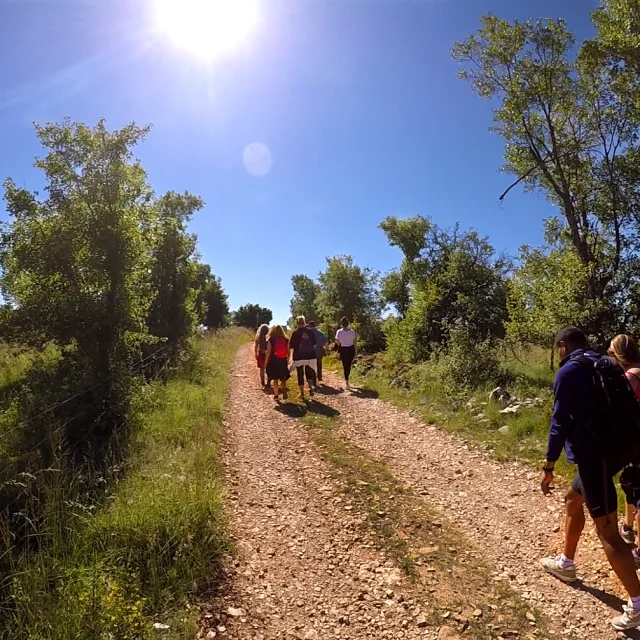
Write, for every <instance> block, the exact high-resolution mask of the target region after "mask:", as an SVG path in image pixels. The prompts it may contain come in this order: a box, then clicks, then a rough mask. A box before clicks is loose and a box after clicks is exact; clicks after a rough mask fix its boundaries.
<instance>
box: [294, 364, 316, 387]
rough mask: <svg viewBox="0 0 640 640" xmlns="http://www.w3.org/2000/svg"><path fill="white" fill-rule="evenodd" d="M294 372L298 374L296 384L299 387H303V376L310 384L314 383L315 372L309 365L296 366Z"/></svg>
mask: <svg viewBox="0 0 640 640" xmlns="http://www.w3.org/2000/svg"><path fill="white" fill-rule="evenodd" d="M296 373H297V374H298V386H299V387H303V386H304V379H305V377H306V378H307V382H308V383H309V384H311V385H313V384H315V382H316V372H315V371H314V370H313V369H312V368H311V367H307V366H304V365H303V366H302V367H296Z"/></svg>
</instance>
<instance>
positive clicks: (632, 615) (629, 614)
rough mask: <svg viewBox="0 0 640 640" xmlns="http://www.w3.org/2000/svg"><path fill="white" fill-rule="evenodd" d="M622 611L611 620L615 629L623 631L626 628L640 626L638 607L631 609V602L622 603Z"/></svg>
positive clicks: (639, 610)
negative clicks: (627, 603)
mask: <svg viewBox="0 0 640 640" xmlns="http://www.w3.org/2000/svg"><path fill="white" fill-rule="evenodd" d="M622 610H623V611H624V613H623V614H622V615H621V616H618V617H617V618H614V619H613V620H612V621H611V625H612V626H613V628H614V629H615V630H616V631H625V630H626V629H636V628H637V627H640V609H638V610H637V611H634V610H633V607H632V606H631V602H629V605H628V606H627V605H623V606H622Z"/></svg>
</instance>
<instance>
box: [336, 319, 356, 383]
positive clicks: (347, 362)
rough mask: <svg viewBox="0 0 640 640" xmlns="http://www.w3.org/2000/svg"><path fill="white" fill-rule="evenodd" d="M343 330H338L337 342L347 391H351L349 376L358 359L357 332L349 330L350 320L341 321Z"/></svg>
mask: <svg viewBox="0 0 640 640" xmlns="http://www.w3.org/2000/svg"><path fill="white" fill-rule="evenodd" d="M340 324H341V325H342V329H338V333H336V342H337V343H338V351H339V353H340V360H342V370H343V371H344V379H345V381H346V383H347V389H351V386H350V385H349V375H350V374H351V365H352V364H353V360H354V358H355V357H356V340H357V336H356V332H355V331H354V330H353V329H351V328H349V320H347V318H346V317H345V318H342V320H340Z"/></svg>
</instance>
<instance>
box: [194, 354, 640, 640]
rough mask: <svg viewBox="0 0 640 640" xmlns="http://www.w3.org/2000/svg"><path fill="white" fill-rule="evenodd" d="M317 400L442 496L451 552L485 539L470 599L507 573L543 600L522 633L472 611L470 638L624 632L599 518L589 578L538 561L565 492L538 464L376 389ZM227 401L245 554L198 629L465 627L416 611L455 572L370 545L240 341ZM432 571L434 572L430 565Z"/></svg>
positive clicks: (331, 476)
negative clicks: (544, 623)
mask: <svg viewBox="0 0 640 640" xmlns="http://www.w3.org/2000/svg"><path fill="white" fill-rule="evenodd" d="M325 380H326V382H327V383H328V385H330V386H332V387H334V389H335V388H338V387H340V386H341V385H340V382H339V381H338V380H337V378H336V377H335V376H333V375H332V374H331V373H327V375H326V377H325ZM319 400H320V403H322V404H321V405H320V406H323V407H325V408H330V410H331V409H332V413H333V415H334V416H337V417H336V419H335V420H333V421H332V424H334V423H335V429H336V431H337V432H338V434H339V435H340V434H342V436H343V437H344V439H345V441H350V442H353V443H354V444H355V445H357V446H359V447H360V448H361V449H362V450H363V455H367V456H371V459H373V460H375V459H381V460H386V461H387V462H388V466H389V468H390V470H391V472H392V473H393V475H394V476H395V477H396V478H397V480H398V481H399V483H403V484H405V485H407V486H410V487H411V488H412V489H413V490H414V491H413V492H414V493H415V494H416V496H417V499H418V500H419V501H423V502H424V503H425V504H428V507H429V508H430V509H432V508H435V509H436V512H437V514H438V517H439V518H440V516H441V519H442V521H443V522H445V523H446V522H447V521H450V522H453V523H454V525H456V526H457V529H458V531H459V532H461V533H460V534H459V536H458V537H459V539H458V540H456V547H457V550H456V549H453V548H452V549H449V551H454V552H455V553H456V555H460V556H464V555H465V554H466V555H471V556H474V555H476V550H480V552H481V553H480V555H483V556H484V558H483V561H486V563H488V565H489V567H490V568H492V569H493V571H490V572H489V575H484V576H483V577H482V580H484V583H485V584H483V585H480V586H481V589H478V582H477V580H476V582H475V585H476V586H471V584H466V583H465V581H464V579H460V582H461V583H462V584H461V585H458V589H462V590H464V589H465V588H466V589H467V590H470V591H471V593H470V594H466V593H465V596H466V597H468V601H473V597H474V590H476V591H480V590H482V591H485V585H486V587H487V589H486V590H487V591H490V590H491V589H494V588H495V585H497V584H500V585H502V584H507V585H509V586H510V587H511V588H513V589H514V590H515V591H516V592H517V593H518V594H519V595H520V597H521V599H522V601H523V602H524V604H525V608H527V609H528V606H526V605H529V604H530V605H531V609H530V610H531V611H534V609H533V607H537V610H539V611H543V612H545V613H546V614H547V615H548V616H549V618H550V621H551V624H550V625H549V628H548V630H547V631H545V632H542V633H541V632H540V629H538V628H537V627H536V625H535V623H534V622H531V623H529V624H531V629H530V632H529V631H528V630H527V629H526V628H524V631H521V632H519V633H518V632H515V631H513V632H509V631H506V632H501V631H497V630H496V629H499V628H505V627H504V625H502V626H499V625H492V624H491V623H490V622H489V618H487V617H486V616H485V617H483V618H481V619H480V620H486V625H487V626H486V627H485V630H484V631H483V629H482V626H481V624H485V623H481V624H480V625H479V624H477V623H478V620H475V621H474V620H473V618H471V620H472V623H471V624H472V626H471V627H470V628H469V631H468V633H465V634H464V635H463V637H466V636H467V635H470V636H472V637H473V638H480V639H482V640H484V638H487V639H488V638H495V637H498V638H500V637H504V638H521V639H525V638H560V637H569V638H580V639H583V638H584V639H586V638H589V639H598V640H610V639H613V638H616V637H619V636H617V634H616V633H615V632H613V630H612V629H611V627H610V626H609V620H610V618H611V617H612V616H613V615H614V613H615V611H614V609H612V608H611V607H612V606H616V607H619V606H620V604H621V601H620V600H619V599H617V598H616V597H615V595H612V594H616V595H617V594H619V593H620V592H619V587H618V585H617V583H616V582H615V579H612V578H611V572H610V570H609V568H608V565H607V564H606V560H605V559H604V555H603V553H602V551H601V550H600V549H599V547H598V545H597V544H596V541H595V538H594V534H593V532H592V531H591V530H589V531H588V533H587V536H586V539H585V542H584V544H583V545H582V548H581V549H582V551H583V554H582V555H581V556H580V558H579V560H580V561H581V562H580V567H579V569H580V573H581V575H582V576H583V577H584V581H583V583H582V585H581V586H579V587H577V588H572V587H570V586H566V585H563V584H562V583H559V582H558V581H556V580H554V579H553V578H551V577H549V576H547V575H545V574H544V573H543V572H542V571H541V570H540V569H539V566H538V559H539V558H540V557H541V556H542V555H546V554H550V553H553V552H554V551H556V550H557V548H558V545H559V543H560V540H561V535H562V533H561V527H562V500H561V496H560V495H556V496H554V497H553V498H551V499H545V498H544V497H543V496H542V495H540V494H539V490H538V488H537V479H538V474H537V473H535V472H532V471H531V470H530V469H526V468H524V467H522V466H520V465H517V464H509V465H505V464H501V463H497V462H495V461H493V460H491V459H490V458H489V457H488V456H487V454H486V453H483V452H480V451H477V450H474V449H472V448H470V447H468V446H467V445H466V444H465V443H464V442H462V441H460V440H458V439H456V438H453V437H451V436H449V435H448V434H446V433H444V432H443V431H440V430H439V429H437V428H435V427H433V426H427V425H425V424H424V423H422V422H420V421H419V420H417V419H416V418H414V417H412V416H411V415H410V414H408V413H406V412H402V411H399V410H397V409H395V408H394V407H392V406H391V405H389V404H387V403H384V402H381V401H379V400H376V399H370V398H366V397H362V396H359V395H358V394H351V393H330V394H326V395H321V396H319ZM229 403H230V406H229V424H228V425H227V430H226V440H225V445H224V446H225V469H226V475H227V483H228V486H229V488H230V494H231V495H230V502H231V505H232V513H231V514H230V515H231V521H232V535H233V537H234V539H235V541H236V549H237V553H236V556H235V562H234V565H233V566H232V567H231V568H230V575H229V580H228V581H227V587H226V589H225V591H224V593H223V594H222V595H221V597H220V598H219V600H218V602H217V603H216V606H215V607H214V608H213V609H212V613H209V614H207V615H206V616H205V621H204V622H205V626H204V628H203V629H202V631H201V632H200V637H203V638H231V639H238V640H240V639H242V640H250V639H255V640H258V639H264V640H267V639H273V640H275V639H278V640H280V639H288V638H296V639H299V640H308V639H317V640H325V639H327V640H329V639H333V638H344V639H348V638H351V639H353V640H356V639H358V640H360V639H362V640H364V639H369V638H391V639H399V638H427V639H429V638H431V639H435V638H438V637H443V638H445V637H451V638H457V637H458V636H453V635H452V636H448V635H447V634H446V633H445V632H442V634H443V635H441V636H439V633H440V632H441V625H442V622H443V621H442V620H441V618H444V617H445V615H448V614H445V615H442V616H441V615H440V611H439V610H437V609H436V610H437V611H438V612H437V614H435V615H436V618H435V619H434V617H433V616H432V617H430V618H427V620H426V621H425V618H424V616H423V615H422V614H421V606H422V607H423V609H422V611H424V610H426V608H428V603H427V602H426V598H427V597H428V598H430V599H432V597H433V598H437V597H438V596H440V597H442V593H443V592H444V593H445V594H446V593H447V590H446V589H447V582H446V580H447V576H446V575H445V577H444V579H443V580H442V582H440V583H439V582H438V581H437V579H436V580H435V582H431V583H429V582H427V583H425V582H424V581H422V582H418V583H416V582H412V581H411V580H409V579H408V578H407V577H406V576H405V574H404V573H402V572H401V571H400V570H399V569H398V567H397V566H396V565H395V564H394V562H393V561H392V560H391V559H390V557H389V555H388V554H387V553H386V552H385V551H384V550H382V549H381V548H380V546H379V545H377V544H376V539H375V536H374V535H368V534H367V533H366V529H367V526H366V525H367V524H368V521H367V516H366V514H364V513H363V512H362V510H361V504H359V503H358V502H357V500H354V501H351V500H350V497H349V495H348V494H346V493H345V492H344V491H343V490H342V489H343V487H341V486H340V482H339V481H338V480H337V479H336V475H335V473H334V471H335V470H332V468H331V465H330V463H329V462H325V461H324V460H323V451H322V450H321V448H320V447H319V446H318V442H317V440H314V439H313V438H312V437H311V436H310V433H309V430H308V429H307V428H306V427H305V425H304V424H302V423H301V422H300V421H297V420H294V419H292V418H291V417H287V415H284V414H283V413H280V412H278V411H277V410H276V409H275V408H274V403H273V400H272V398H271V397H270V396H267V395H265V394H264V393H263V392H262V391H261V390H260V389H259V388H258V384H257V377H256V372H255V367H254V363H253V358H252V354H251V350H250V348H243V349H242V350H241V351H240V353H239V354H238V357H237V359H236V362H235V368H234V378H233V384H232V389H231V392H230V398H229ZM325 453H326V452H325ZM364 484H366V483H364ZM383 490H384V491H386V490H387V489H383ZM403 504H404V503H403ZM413 504H414V505H415V504H416V503H415V502H414V503H413ZM414 510H415V511H418V509H414V508H413V507H411V511H414ZM363 525H364V526H363ZM438 526H439V525H438ZM363 530H364V531H365V532H364V533H363ZM409 537H410V538H411V533H409ZM467 549H471V552H469V551H468V550H467ZM429 551H430V549H427V552H429ZM422 568H424V569H425V570H426V571H433V569H430V568H426V567H422ZM440 573H443V574H446V571H445V572H440ZM448 573H449V574H451V573H452V572H451V571H448ZM428 575H429V576H430V579H431V577H432V576H434V575H435V574H433V573H431V574H428ZM448 579H449V584H450V582H451V580H452V579H453V580H455V572H453V578H452V577H451V576H449V578H448ZM425 584H427V585H429V584H431V586H432V588H430V589H429V588H425ZM434 587H435V588H434ZM454 590H455V588H454ZM435 591H437V592H438V593H437V594H436V593H434V592H435ZM484 595H485V596H487V598H494V599H493V600H491V599H489V600H487V599H485V600H484V602H485V604H484V605H483V609H484V611H485V612H486V611H487V610H488V608H489V607H490V608H491V609H497V610H498V614H499V613H501V612H502V607H501V606H500V600H499V599H498V600H496V599H495V598H496V595H495V593H494V595H493V596H491V595H490V594H489V595H487V594H484ZM488 602H495V603H497V605H498V606H496V605H495V604H489V605H488V606H487V603H488ZM472 610H473V607H472ZM460 611H462V610H461V609H460ZM216 612H217V613H216ZM476 613H477V612H476ZM469 615H472V614H469ZM522 615H524V613H523V614H522ZM529 615H530V614H529V613H528V614H527V616H529ZM500 618H501V616H500V615H498V620H500ZM527 619H528V620H531V618H527ZM457 620H458V623H456V624H453V626H457V628H458V629H464V627H465V626H466V625H463V624H462V622H461V621H462V618H459V619H458V618H457ZM492 620H495V618H493V619H492ZM445 622H446V624H447V625H448V622H449V621H448V620H447V621H445ZM503 622H504V624H508V620H503ZM474 624H475V627H474V626H473V625H474ZM525 624H527V623H526V621H525ZM506 628H508V627H506ZM521 629H522V627H521ZM629 637H632V638H636V637H640V636H638V635H631V636H629Z"/></svg>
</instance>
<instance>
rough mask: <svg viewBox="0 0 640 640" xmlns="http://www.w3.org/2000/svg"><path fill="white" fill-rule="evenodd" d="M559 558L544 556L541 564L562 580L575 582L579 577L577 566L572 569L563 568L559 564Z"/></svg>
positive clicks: (548, 571)
mask: <svg viewBox="0 0 640 640" xmlns="http://www.w3.org/2000/svg"><path fill="white" fill-rule="evenodd" d="M558 560H559V557H558V558H542V560H540V566H541V567H542V568H543V569H544V570H545V571H546V572H547V573H550V574H551V575H552V576H555V577H556V578H558V579H559V580H562V582H575V581H576V580H577V579H578V576H577V575H576V568H575V566H573V567H571V569H562V568H561V567H560V565H559V564H558Z"/></svg>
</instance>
